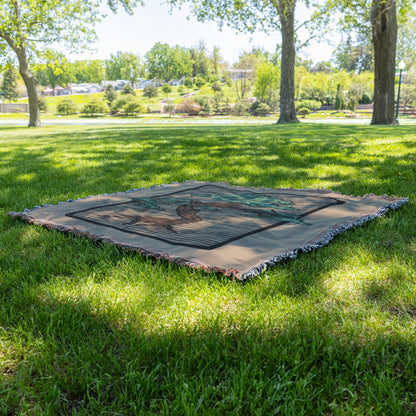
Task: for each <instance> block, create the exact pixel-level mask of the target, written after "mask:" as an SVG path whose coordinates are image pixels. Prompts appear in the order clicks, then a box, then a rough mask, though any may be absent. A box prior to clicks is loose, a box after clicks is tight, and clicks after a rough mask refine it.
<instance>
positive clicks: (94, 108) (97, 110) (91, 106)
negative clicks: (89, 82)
mask: <svg viewBox="0 0 416 416" xmlns="http://www.w3.org/2000/svg"><path fill="white" fill-rule="evenodd" d="M107 111H108V107H107V105H106V104H105V103H104V102H103V101H100V100H97V99H92V100H91V101H90V102H88V103H87V104H85V105H84V107H82V109H81V113H82V114H87V115H89V116H91V117H92V116H94V115H96V114H104V113H106V112H107Z"/></svg>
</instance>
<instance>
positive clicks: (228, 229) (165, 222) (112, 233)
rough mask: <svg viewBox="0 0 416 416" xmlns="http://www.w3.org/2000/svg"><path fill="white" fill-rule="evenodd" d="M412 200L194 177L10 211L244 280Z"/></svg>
mask: <svg viewBox="0 0 416 416" xmlns="http://www.w3.org/2000/svg"><path fill="white" fill-rule="evenodd" d="M407 200H408V198H387V197H380V196H374V195H366V196H365V197H362V198H360V197H351V196H345V195H341V194H338V193H334V192H331V191H326V190H302V189H265V188H246V187H241V186H231V185H229V184H227V183H212V182H196V181H188V182H185V183H173V184H169V185H162V186H158V187H152V188H146V189H136V190H132V191H127V192H123V193H115V194H106V195H99V196H90V197H87V198H83V199H78V200H70V201H67V202H62V203H59V204H58V205H42V206H40V207H35V208H34V209H32V210H25V211H24V212H9V214H8V215H10V216H12V217H15V218H16V217H17V218H21V219H23V220H26V221H29V222H31V223H35V224H41V225H44V226H46V227H48V228H52V229H57V230H61V231H66V232H71V233H75V234H78V235H85V236H87V237H90V238H92V239H94V240H101V241H104V242H111V243H113V244H117V245H119V246H122V247H124V248H127V249H130V250H135V251H137V252H139V253H142V254H143V255H150V256H153V257H156V258H164V259H167V260H169V261H173V262H175V263H177V264H181V265H186V266H190V267H194V268H203V269H204V270H207V271H217V272H221V273H224V274H225V275H229V276H233V277H235V278H237V279H239V280H245V279H247V278H249V277H253V276H256V275H258V274H259V273H261V272H263V271H264V270H265V269H266V268H267V267H270V266H272V265H274V264H275V263H277V262H279V261H282V260H285V259H289V258H293V257H295V256H296V255H297V254H298V253H300V252H307V251H310V250H312V249H316V248H318V247H321V246H323V245H325V244H327V243H328V242H329V241H330V240H331V239H332V238H333V237H334V236H336V235H337V234H339V233H340V232H343V231H345V230H347V229H348V228H351V227H353V226H359V225H362V224H363V223H365V222H367V221H369V220H371V219H373V218H376V217H378V216H381V215H382V214H384V213H385V212H386V211H387V210H389V209H396V208H398V207H400V206H401V205H402V204H404V203H405V202H407Z"/></svg>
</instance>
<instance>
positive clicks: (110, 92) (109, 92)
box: [104, 85, 117, 103]
mask: <svg viewBox="0 0 416 416" xmlns="http://www.w3.org/2000/svg"><path fill="white" fill-rule="evenodd" d="M104 98H105V100H106V101H108V102H109V103H112V102H113V101H114V100H115V99H117V93H116V91H115V90H114V87H113V86H112V85H108V86H107V88H106V89H105V94H104Z"/></svg>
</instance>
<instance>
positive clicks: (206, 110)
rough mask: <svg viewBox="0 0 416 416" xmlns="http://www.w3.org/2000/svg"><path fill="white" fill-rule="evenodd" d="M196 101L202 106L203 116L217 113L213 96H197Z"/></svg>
mask: <svg viewBox="0 0 416 416" xmlns="http://www.w3.org/2000/svg"><path fill="white" fill-rule="evenodd" d="M194 100H195V101H196V102H197V103H198V104H199V105H200V106H201V111H202V113H203V114H201V115H205V116H208V115H211V114H214V113H215V109H216V108H217V103H216V101H215V98H214V97H213V96H212V95H197V96H195V97H194Z"/></svg>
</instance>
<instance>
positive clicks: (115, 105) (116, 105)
mask: <svg viewBox="0 0 416 416" xmlns="http://www.w3.org/2000/svg"><path fill="white" fill-rule="evenodd" d="M128 102H129V97H127V96H126V95H121V96H120V97H118V98H117V100H115V101H113V102H112V103H111V114H117V113H118V112H120V111H121V110H122V109H123V107H124V106H125V105H126V104H127V103H128Z"/></svg>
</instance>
